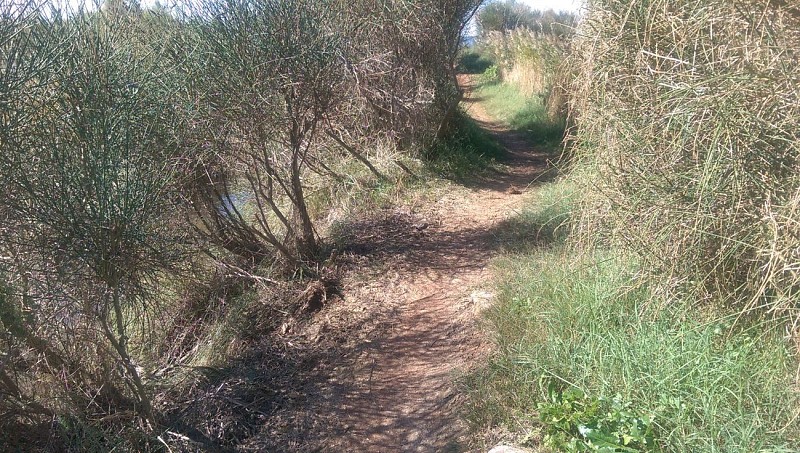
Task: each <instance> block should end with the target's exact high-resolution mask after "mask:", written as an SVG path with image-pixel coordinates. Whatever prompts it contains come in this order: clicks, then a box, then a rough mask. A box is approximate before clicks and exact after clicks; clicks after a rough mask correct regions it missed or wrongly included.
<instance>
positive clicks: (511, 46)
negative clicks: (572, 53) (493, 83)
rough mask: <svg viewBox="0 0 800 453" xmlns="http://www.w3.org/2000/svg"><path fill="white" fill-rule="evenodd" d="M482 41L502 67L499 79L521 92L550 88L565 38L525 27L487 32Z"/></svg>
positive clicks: (563, 47)
mask: <svg viewBox="0 0 800 453" xmlns="http://www.w3.org/2000/svg"><path fill="white" fill-rule="evenodd" d="M485 41H486V42H485V45H486V46H487V48H488V49H489V50H490V52H491V53H492V54H493V55H494V58H495V60H496V61H497V62H498V65H499V66H500V69H501V70H502V78H503V81H504V82H506V83H510V84H512V85H514V86H516V87H517V88H518V89H519V90H520V92H521V93H522V94H523V95H525V96H534V95H537V94H541V93H548V92H549V91H550V89H551V88H552V86H553V84H554V83H555V82H556V80H555V79H556V76H557V74H558V71H557V68H558V66H559V64H560V63H561V62H562V61H563V60H564V56H565V55H566V54H567V50H568V41H567V40H566V39H564V38H563V37H560V36H554V35H549V34H542V33H538V32H536V31H532V30H527V29H525V28H517V29H514V30H510V31H506V32H502V33H501V32H491V33H489V34H488V36H487V37H486V40H485Z"/></svg>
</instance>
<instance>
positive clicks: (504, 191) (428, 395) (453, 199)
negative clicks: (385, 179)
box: [330, 76, 551, 452]
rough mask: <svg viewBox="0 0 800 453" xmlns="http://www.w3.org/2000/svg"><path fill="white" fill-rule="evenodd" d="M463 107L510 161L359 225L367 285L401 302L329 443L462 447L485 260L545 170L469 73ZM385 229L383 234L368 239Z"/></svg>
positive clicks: (372, 346)
mask: <svg viewBox="0 0 800 453" xmlns="http://www.w3.org/2000/svg"><path fill="white" fill-rule="evenodd" d="M460 81H461V83H462V85H463V86H464V88H465V92H466V93H465V99H464V101H463V102H464V107H465V109H466V110H467V112H468V113H469V115H470V116H472V117H473V118H474V119H475V120H476V121H477V122H478V123H479V124H480V125H481V127H483V128H484V129H485V130H487V131H488V132H489V133H491V134H492V135H493V136H494V137H495V138H496V140H497V141H498V142H499V143H500V144H502V145H503V146H504V147H505V148H506V150H507V152H508V159H507V160H506V161H505V162H504V164H505V165H506V168H505V170H504V171H502V172H495V173H493V174H491V175H489V176H487V177H483V178H480V179H478V180H475V181H473V182H472V183H470V184H469V185H468V186H467V187H464V186H457V185H454V186H453V188H452V190H447V191H446V193H445V194H444V196H443V197H441V198H440V199H439V200H438V201H437V202H434V203H432V206H421V207H418V208H414V209H409V210H408V211H404V212H397V213H395V214H393V215H392V216H391V217H390V218H387V219H384V220H383V221H379V222H365V223H364V225H361V226H360V227H359V228H360V231H361V236H362V237H363V238H364V239H362V241H364V243H363V244H354V245H353V246H351V250H350V251H349V252H350V253H361V254H363V255H365V256H367V257H368V258H369V259H370V260H374V261H380V262H382V263H383V269H384V271H382V273H381V274H380V275H378V277H377V281H374V282H372V283H371V286H373V287H374V288H377V290H378V292H379V293H382V294H383V295H384V296H383V297H385V298H386V299H387V301H388V300H389V299H392V303H394V304H396V307H397V309H396V315H395V316H394V317H393V319H392V321H391V325H390V327H389V328H388V329H386V331H385V333H384V334H383V335H382V336H381V337H379V338H376V339H375V340H374V341H371V342H369V343H368V344H366V345H365V346H364V347H362V348H360V349H359V350H358V352H357V355H358V357H353V358H352V362H351V363H357V364H358V365H357V366H356V369H355V371H353V370H350V371H348V373H347V375H346V376H341V377H340V379H342V380H344V379H347V380H348V381H349V382H348V385H347V386H346V387H343V388H346V389H347V390H346V391H343V392H342V394H340V395H338V397H337V398H336V399H337V400H338V401H337V406H338V407H339V413H338V414H337V417H338V418H339V420H341V421H342V423H343V426H344V427H345V432H344V433H343V434H342V435H341V436H339V437H338V439H336V440H335V441H334V443H335V445H331V446H330V450H331V451H358V452H446V451H460V450H461V449H462V448H463V447H461V446H460V445H462V440H463V438H464V435H465V427H464V426H463V423H462V422H461V421H460V420H459V417H458V414H457V409H458V407H459V406H460V403H461V402H462V401H461V397H459V396H458V394H457V393H456V391H455V389H454V385H453V379H454V377H455V376H457V375H458V374H459V373H460V372H463V371H465V370H467V369H469V368H470V367H471V366H472V365H473V364H475V363H477V361H478V360H480V358H482V357H484V356H485V355H486V354H487V353H488V351H489V345H488V341H487V339H486V338H484V336H483V335H482V334H481V331H480V329H479V327H478V325H477V324H478V319H479V315H480V312H481V311H482V310H483V309H484V308H486V306H488V304H490V303H491V299H492V294H491V282H492V275H491V269H490V268H489V263H490V262H491V260H492V259H493V258H495V257H496V256H497V254H498V253H499V251H500V249H501V247H502V243H501V236H502V235H500V234H499V229H500V228H502V225H503V223H504V221H506V220H507V219H509V218H510V217H513V216H514V214H515V212H516V211H517V210H518V209H519V208H520V207H521V204H522V202H523V201H524V200H525V198H526V197H525V193H526V192H528V191H530V190H531V189H532V187H533V186H534V183H535V182H536V181H537V178H540V177H541V176H542V175H543V174H544V173H545V172H546V171H547V159H548V158H549V157H551V156H550V155H548V154H545V153H544V152H537V151H536V148H535V147H534V146H532V145H531V144H530V143H529V142H528V141H527V140H526V137H525V136H524V135H523V134H519V133H515V132H513V131H510V130H508V129H507V128H505V127H504V126H503V125H501V124H500V123H498V122H496V121H494V120H493V119H491V118H490V117H489V116H488V114H487V113H486V111H485V110H484V108H483V106H482V105H481V102H480V100H479V99H477V98H476V96H475V92H474V84H473V83H472V79H471V78H470V77H469V76H463V77H462V78H461V79H460ZM376 237H380V238H381V240H380V241H376V240H370V238H376Z"/></svg>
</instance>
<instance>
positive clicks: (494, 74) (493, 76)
mask: <svg viewBox="0 0 800 453" xmlns="http://www.w3.org/2000/svg"><path fill="white" fill-rule="evenodd" d="M499 82H500V69H499V68H498V67H497V65H491V66H489V67H488V68H486V69H485V70H484V71H483V72H482V73H481V75H480V76H479V77H478V83H480V84H481V85H493V84H495V83H499Z"/></svg>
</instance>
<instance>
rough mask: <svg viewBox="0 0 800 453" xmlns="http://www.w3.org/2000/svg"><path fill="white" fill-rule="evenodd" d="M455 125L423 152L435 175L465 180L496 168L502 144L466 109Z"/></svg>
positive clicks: (501, 154) (502, 153)
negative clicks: (479, 124) (469, 115)
mask: <svg viewBox="0 0 800 453" xmlns="http://www.w3.org/2000/svg"><path fill="white" fill-rule="evenodd" d="M454 124H455V127H454V128H453V131H452V132H451V133H450V134H448V135H447V136H446V137H444V139H442V140H439V141H437V142H436V143H435V144H434V145H433V146H431V147H430V148H429V149H427V150H426V151H425V153H424V156H425V158H426V163H427V164H428V165H427V166H428V168H429V169H430V170H431V171H432V172H433V173H434V174H436V175H438V176H441V177H444V178H449V179H455V180H463V179H465V178H468V177H471V176H474V175H476V174H480V173H481V172H484V171H486V170H487V169H489V168H492V167H494V166H495V165H496V163H497V161H498V159H500V158H502V157H503V155H504V150H503V147H502V146H500V145H499V144H498V143H497V142H495V141H494V140H493V139H492V138H491V137H490V136H489V135H488V134H487V133H486V132H485V131H484V130H483V129H481V128H480V126H478V125H477V124H475V121H473V120H472V119H471V118H469V117H468V116H467V115H466V114H465V113H464V112H459V113H458V116H457V118H456V120H455V121H454Z"/></svg>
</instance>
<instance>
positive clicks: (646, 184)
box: [572, 0, 800, 313]
mask: <svg viewBox="0 0 800 453" xmlns="http://www.w3.org/2000/svg"><path fill="white" fill-rule="evenodd" d="M581 27H582V30H581V33H580V35H581V36H580V38H578V45H577V52H578V55H579V57H580V58H579V60H580V66H579V68H580V71H581V74H580V75H579V77H578V78H577V79H576V81H575V84H574V87H573V89H574V90H575V95H574V97H573V103H572V104H573V105H572V109H573V115H574V117H575V120H576V122H577V126H578V130H577V136H576V139H577V144H578V151H577V152H578V156H579V159H581V160H582V163H583V166H584V168H585V169H586V168H590V169H591V171H590V172H589V174H590V177H588V178H586V179H585V182H586V187H585V189H586V190H585V194H586V196H585V197H584V199H583V204H584V206H583V208H584V209H583V219H582V224H581V226H582V227H583V228H584V231H589V230H595V228H594V227H596V226H597V225H598V224H601V225H602V226H603V227H605V228H604V230H605V231H606V232H607V236H605V239H607V240H608V241H609V242H611V243H614V244H617V245H622V246H624V247H627V248H630V249H633V250H635V251H636V252H638V253H639V254H640V256H641V257H642V259H643V260H644V263H645V266H643V267H644V268H645V269H648V270H649V271H650V272H652V274H653V275H655V276H659V277H661V278H664V281H665V282H669V285H670V288H673V289H675V288H680V289H683V290H689V291H690V294H693V295H695V296H700V297H701V298H704V297H708V298H714V299H718V300H723V301H725V302H727V303H729V304H735V305H736V306H738V307H742V308H746V309H754V308H759V309H763V310H767V311H770V312H780V313H787V312H792V311H794V310H795V309H796V306H797V303H796V300H797V299H796V297H797V295H798V290H800V272H798V270H799V269H800V252H799V251H798V250H800V228H798V226H799V225H798V222H800V211H798V206H800V177H799V176H798V175H800V173H798V170H800V168H798V157H800V139H799V137H798V134H799V133H800V59H798V54H797V49H800V9H798V8H797V7H795V6H788V5H787V4H786V2H780V1H755V0H748V1H740V2H730V1H723V0H678V1H676V0H645V1H642V0H636V1H633V0H596V1H593V2H592V4H591V8H590V13H589V16H588V18H587V20H586V21H585V22H584V23H583V24H582V26H581ZM586 236H587V237H588V235H586Z"/></svg>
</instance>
